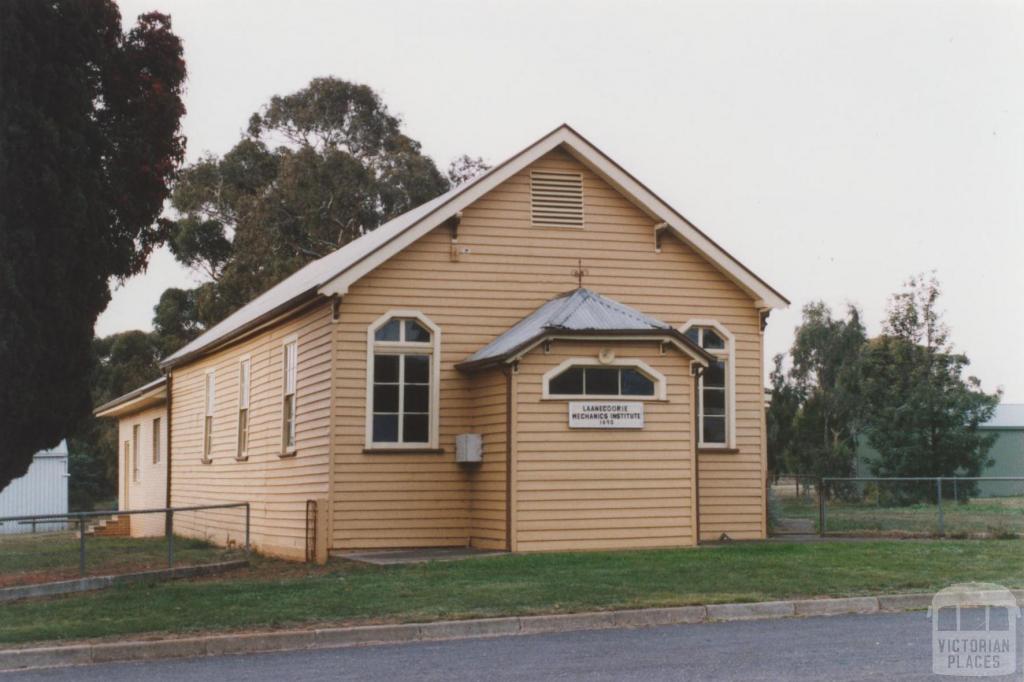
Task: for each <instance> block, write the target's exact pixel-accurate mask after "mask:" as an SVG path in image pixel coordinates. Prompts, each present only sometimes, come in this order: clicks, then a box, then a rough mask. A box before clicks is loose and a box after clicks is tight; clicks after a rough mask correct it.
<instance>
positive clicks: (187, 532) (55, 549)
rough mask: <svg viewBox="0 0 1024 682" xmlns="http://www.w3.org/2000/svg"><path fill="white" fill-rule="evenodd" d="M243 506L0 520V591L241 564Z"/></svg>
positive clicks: (245, 523) (244, 552) (245, 546)
mask: <svg viewBox="0 0 1024 682" xmlns="http://www.w3.org/2000/svg"><path fill="white" fill-rule="evenodd" d="M248 553H249V504H248V503H244V502H243V503H235V504H219V505H203V506H193V507H170V508H163V509H142V510H131V511H99V512H72V513H68V514H44V515H35V516H10V517H0V588H3V587H12V586H16V585H31V584H38V583H46V582H54V581H58V580H69V579H72V578H80V577H87V576H97V575H123V574H126V573H135V572H139V571H146V570H153V569H158V568H174V567H176V566H200V565H208V564H214V563H220V562H223V561H229V560H232V559H239V558H243V557H246V556H248Z"/></svg>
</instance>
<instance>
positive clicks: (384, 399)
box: [373, 384, 398, 412]
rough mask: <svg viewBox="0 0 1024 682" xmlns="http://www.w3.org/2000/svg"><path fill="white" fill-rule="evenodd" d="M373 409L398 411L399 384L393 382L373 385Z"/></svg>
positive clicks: (375, 410) (376, 410) (377, 410)
mask: <svg viewBox="0 0 1024 682" xmlns="http://www.w3.org/2000/svg"><path fill="white" fill-rule="evenodd" d="M373 411H374V412H398V386H397V385H393V384H374V385H373Z"/></svg>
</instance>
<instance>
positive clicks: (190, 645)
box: [0, 594, 1024, 671]
mask: <svg viewBox="0 0 1024 682" xmlns="http://www.w3.org/2000/svg"><path fill="white" fill-rule="evenodd" d="M1021 596H1024V595H1021ZM931 599H932V595H930V594H901V595H885V596H879V597H848V598H840V599H804V600H798V601H772V602H755V603H749V604H709V605H708V606H678V607H666V608H652V609H631V610H625V611H598V612H591V613H571V614H556V615H544V616H513V617H508V618H481V619H475V620H456V621H438V622H433V623H407V624H397V625H361V626H354V627H339V628H318V629H307V630H282V631H277V632H265V633H241V634H222V635H209V636H198V637H187V638H180V639H163V640H138V641H128V642H104V643H97V644H75V645H69V646H54V647H38V648H31V649H6V650H0V671H5V670H24V669H28V668H49V667H59V666H71V665H85V664H89V663H109V662H114V661H137V660H152V659H160V658H183V657H195V656H219V655H225V654H242V653H258V652H266V651H289V650H301V649H329V648H339V647H350V646H365V645H373V644H398V643H405V642H414V641H424V642H429V641H439V640H446V639H468V638H478V637H500V636H507V635H531V634H547V633H556V632H572V631H578V630H598V629H607V628H642V627H656V626H664V625H682V624H692V623H704V622H717V621H732V620H754V619H770V618H791V617H794V616H832V615H840V614H858V613H875V612H877V611H887V612H894V611H912V610H918V609H923V608H927V607H928V606H929V605H930V604H931Z"/></svg>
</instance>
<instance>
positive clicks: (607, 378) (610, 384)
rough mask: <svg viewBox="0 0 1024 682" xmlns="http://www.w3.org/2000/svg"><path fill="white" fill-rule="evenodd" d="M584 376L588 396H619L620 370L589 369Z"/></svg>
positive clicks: (584, 385) (584, 387)
mask: <svg viewBox="0 0 1024 682" xmlns="http://www.w3.org/2000/svg"><path fill="white" fill-rule="evenodd" d="M584 375H585V376H584V382H583V390H584V391H585V393H586V395H618V394H619V370H617V369H605V368H603V367H587V368H586V369H585V370H584Z"/></svg>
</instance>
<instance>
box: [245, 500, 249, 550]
mask: <svg viewBox="0 0 1024 682" xmlns="http://www.w3.org/2000/svg"><path fill="white" fill-rule="evenodd" d="M245 556H247V557H248V556H249V503H248V502H246V503H245Z"/></svg>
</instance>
